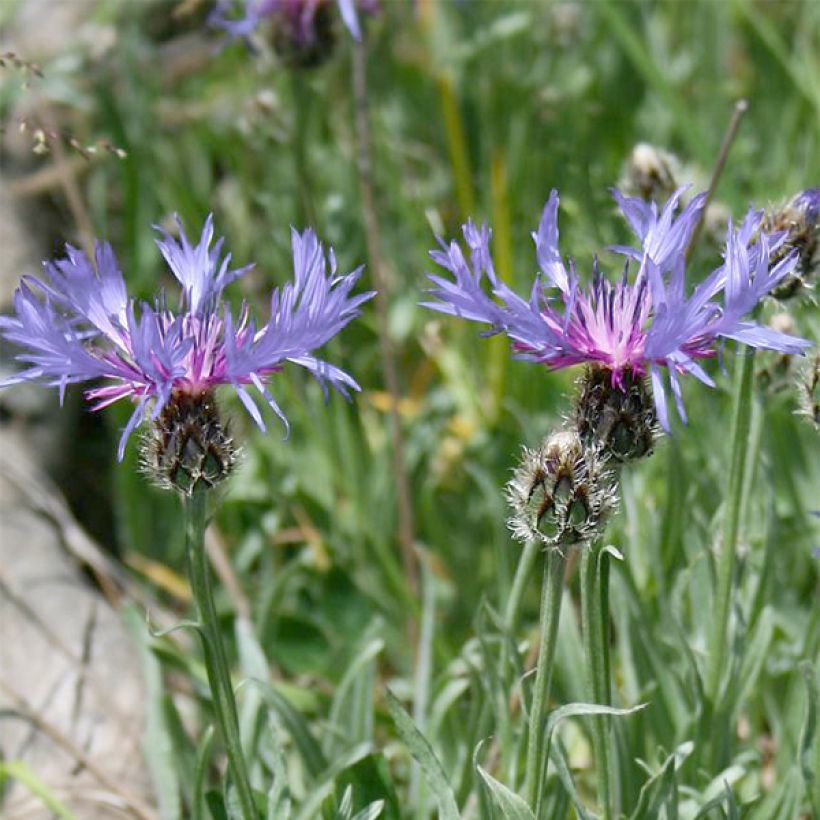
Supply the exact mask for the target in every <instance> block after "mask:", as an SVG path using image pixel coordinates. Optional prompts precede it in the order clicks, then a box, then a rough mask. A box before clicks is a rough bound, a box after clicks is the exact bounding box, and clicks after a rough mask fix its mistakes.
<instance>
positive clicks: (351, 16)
mask: <svg viewBox="0 0 820 820" xmlns="http://www.w3.org/2000/svg"><path fill="white" fill-rule="evenodd" d="M242 5H243V8H242V16H236V17H234V16H232V14H231V13H232V11H233V10H234V8H236V6H237V3H236V2H234V0H220V2H219V3H217V5H216V8H215V9H214V11H213V13H212V14H211V17H210V23H211V25H213V26H215V27H216V28H220V29H222V30H223V31H226V32H227V33H228V35H229V36H230V37H231V38H234V39H235V38H242V39H245V40H246V41H247V40H249V38H250V37H251V35H253V34H254V32H255V31H256V30H257V28H258V27H259V26H260V25H261V24H262V23H264V22H265V21H269V22H270V24H271V27H272V38H273V39H272V41H273V46H274V48H275V50H276V52H277V53H278V54H279V56H280V57H282V58H283V59H284V60H285V61H286V62H288V63H290V64H291V65H294V66H298V67H301V68H307V67H313V66H316V65H319V64H320V63H321V62H323V61H324V60H325V59H326V58H327V56H328V55H329V54H330V52H331V49H332V46H333V43H334V40H335V36H334V31H333V29H334V20H333V13H332V6H333V2H332V0H243V3H242ZM336 6H337V7H338V10H339V14H340V16H341V18H342V20H343V21H344V24H345V26H346V27H347V29H348V31H349V32H350V34H351V35H352V37H353V38H354V39H355V40H361V38H362V31H361V25H360V22H359V13H360V12H361V13H363V14H373V13H374V12H375V11H376V9H377V8H378V5H377V0H336Z"/></svg>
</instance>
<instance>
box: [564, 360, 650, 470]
mask: <svg viewBox="0 0 820 820" xmlns="http://www.w3.org/2000/svg"><path fill="white" fill-rule="evenodd" d="M571 421H572V426H573V427H574V428H575V430H576V431H577V432H578V435H579V436H580V437H581V441H582V442H583V443H584V444H585V445H586V446H593V445H597V446H598V447H600V448H601V452H602V454H603V455H604V457H606V458H612V459H614V460H615V461H617V462H620V463H622V464H626V463H629V462H631V461H638V460H639V459H641V458H645V457H646V456H648V455H651V453H652V450H653V448H654V446H655V437H656V436H657V435H658V433H659V427H658V420H657V415H656V413H655V404H654V402H653V400H652V395H651V394H650V392H649V388H648V387H647V384H646V378H645V377H644V376H642V375H640V374H638V373H636V372H635V371H634V370H625V371H624V372H623V374H622V378H621V384H620V385H616V384H613V380H612V374H611V372H610V371H608V370H606V369H605V368H602V367H596V366H595V365H591V366H589V367H587V368H586V371H585V372H584V375H583V376H582V377H581V378H580V379H579V380H578V393H577V396H576V399H575V407H574V409H573V414H572V418H571Z"/></svg>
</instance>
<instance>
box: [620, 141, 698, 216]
mask: <svg viewBox="0 0 820 820" xmlns="http://www.w3.org/2000/svg"><path fill="white" fill-rule="evenodd" d="M681 177H682V168H681V162H680V160H679V159H678V158H677V157H676V156H675V155H674V154H671V153H669V152H668V151H664V150H663V148H657V147H656V146H654V145H650V144H649V143H648V142H639V143H638V144H637V145H636V146H635V147H634V148H633V149H632V153H631V154H630V156H629V160H628V161H627V163H626V167H625V168H624V172H623V176H622V177H621V181H620V183H619V184H618V187H619V188H620V189H621V191H623V193H625V194H627V195H628V196H637V197H640V198H641V199H643V200H646V201H647V202H658V203H663V202H666V200H667V199H669V197H670V196H672V194H674V193H675V190H676V189H677V188H679V187H680V185H681V182H680V179H681Z"/></svg>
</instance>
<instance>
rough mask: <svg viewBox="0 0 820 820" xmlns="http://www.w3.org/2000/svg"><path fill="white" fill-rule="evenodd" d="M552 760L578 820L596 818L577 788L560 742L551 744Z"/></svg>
mask: <svg viewBox="0 0 820 820" xmlns="http://www.w3.org/2000/svg"><path fill="white" fill-rule="evenodd" d="M550 760H551V761H552V765H553V766H555V771H556V773H557V774H558V779H559V780H560V781H561V785H562V786H563V787H564V791H565V792H566V793H567V794H568V795H569V799H570V800H571V801H572V805H573V806H575V811H576V812H577V814H578V820H595V815H594V814H592V812H590V811H589V810H588V809H587V807H586V806H585V805H584V803H583V801H582V800H581V797H580V795H579V794H578V790H577V789H576V788H575V781H574V780H573V779H572V772H570V770H569V765H568V764H567V759H566V756H565V755H564V750H563V749H562V748H561V744H560V743H553V744H551V745H550Z"/></svg>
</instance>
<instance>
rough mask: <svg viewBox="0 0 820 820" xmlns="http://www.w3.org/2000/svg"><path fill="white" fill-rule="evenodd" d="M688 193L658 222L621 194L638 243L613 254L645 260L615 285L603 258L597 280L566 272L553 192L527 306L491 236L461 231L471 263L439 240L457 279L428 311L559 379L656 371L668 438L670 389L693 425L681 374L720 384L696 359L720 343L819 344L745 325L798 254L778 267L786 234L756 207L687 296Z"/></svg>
mask: <svg viewBox="0 0 820 820" xmlns="http://www.w3.org/2000/svg"><path fill="white" fill-rule="evenodd" d="M683 190H684V189H681V190H679V191H677V192H676V193H675V194H674V195H673V196H672V197H670V199H669V200H668V202H667V203H666V205H665V206H664V207H663V209H662V210H661V212H660V213H658V208H657V206H656V205H655V204H654V203H647V202H644V201H643V200H641V199H638V198H629V197H624V196H622V195H621V194H620V193H619V192H617V191H615V192H614V193H615V199H616V201H617V203H618V205H619V207H620V209H621V211H622V212H623V214H624V216H625V217H626V219H627V221H628V223H629V225H630V227H631V228H632V230H633V232H634V233H635V235H636V236H637V238H638V243H639V247H635V248H633V247H623V246H618V247H615V248H613V249H612V250H614V251H616V252H618V253H620V254H623V255H625V256H626V257H627V259H628V260H634V261H635V262H636V263H637V266H638V272H637V274H636V276H635V278H634V280H633V281H631V282H630V281H629V279H628V267H629V262H628V261H627V265H626V267H625V269H624V272H623V276H622V277H621V279H620V280H619V281H618V282H617V283H615V284H613V283H611V282H609V281H608V280H606V279H604V278H603V276H602V275H601V273H600V271H599V270H598V265H597V260H596V261H595V262H594V263H593V267H592V271H593V276H592V282H591V283H590V284H588V285H585V286H582V285H581V284H580V281H579V277H578V274H577V272H576V270H575V265H574V262H573V261H572V260H570V261H569V264H568V265H565V264H564V261H563V259H562V257H561V254H560V252H559V250H558V193H557V191H552V193H551V195H550V198H549V201H548V202H547V204H546V207H545V208H544V212H543V215H542V217H541V222H540V225H539V226H538V230H537V231H536V232H534V233H533V235H532V236H533V239H534V241H535V248H536V256H537V259H538V265H539V268H540V271H541V272H540V274H538V275H537V276H536V279H535V281H534V282H533V285H532V289H531V291H530V294H529V298H528V299H523V298H521V297H520V296H519V295H518V294H516V293H515V292H514V291H513V290H511V289H510V288H509V287H508V286H507V285H506V284H505V283H504V282H503V281H502V280H501V279H500V278H499V277H498V275H497V274H496V272H495V268H494V266H493V261H492V257H491V255H490V249H489V244H490V239H491V235H492V234H491V231H490V230H489V229H488V228H487V227H486V226H482V227H481V229H478V228H477V227H476V226H475V225H474V224H473V223H472V222H468V223H467V224H466V225H464V226H463V229H462V230H463V234H464V240H465V242H466V245H467V247H468V249H469V252H470V253H469V259H468V258H467V257H466V256H465V254H464V252H463V251H462V249H461V246H460V245H459V244H458V243H457V242H455V241H453V242H450V243H449V244H448V243H446V242H444V241H442V240H441V239H439V243H440V245H441V249H440V250H434V251H431V254H430V255H431V256H432V258H433V260H434V261H435V262H436V263H437V264H438V265H440V266H441V267H443V268H445V269H447V270H448V271H449V272H450V273H451V274H452V276H453V279H450V278H446V277H442V276H436V275H430V279H431V281H432V282H433V284H434V285H435V288H433V289H432V290H431V291H430V293H431V295H432V296H434V297H435V298H436V300H437V301H431V302H426V303H425V306H426V307H429V308H431V309H433V310H437V311H440V312H441V313H447V314H450V315H453V316H460V317H462V318H464V319H470V320H471V321H474V322H480V323H483V324H486V325H488V326H489V331H488V332H489V334H494V333H505V334H506V335H507V336H508V337H509V338H510V340H511V342H512V346H513V349H514V350H515V351H516V353H517V355H518V357H519V358H523V359H528V360H531V361H535V362H540V363H542V364H544V365H546V366H547V367H548V368H549V369H551V370H557V369H560V368H564V367H569V366H571V365H575V364H584V363H587V364H591V365H593V366H596V367H599V368H602V369H604V370H606V371H607V372H608V373H609V374H610V376H611V381H612V386H613V387H614V388H617V389H623V387H624V385H625V383H626V380H627V378H628V377H629V378H631V377H633V376H637V377H639V378H641V377H644V376H646V375H647V374H649V375H650V377H651V381H652V389H653V397H654V403H655V407H656V411H657V414H658V419H659V420H660V422H661V424H662V425H663V427H664V428H665V429H666V430H668V429H669V412H668V408H667V390H668V388H671V391H672V395H673V396H674V398H675V402H676V405H677V409H678V413H679V415H680V417H681V419H682V420H683V421H684V422H685V421H686V415H685V411H684V408H683V403H682V401H681V390H680V383H679V376H680V375H681V374H683V373H690V374H691V375H693V376H695V377H696V378H697V379H699V380H700V381H702V382H703V383H704V384H707V385H710V386H714V382H713V380H712V378H711V377H710V376H709V375H708V374H707V373H706V371H705V370H704V369H703V367H701V365H700V364H699V360H702V359H706V358H710V357H712V356H714V355H715V353H716V352H717V349H718V346H719V344H720V343H721V340H724V339H733V340H735V341H738V342H742V343H744V344H746V345H749V346H751V347H761V348H767V349H770V350H779V351H781V352H783V353H801V352H803V351H805V350H806V349H807V348H809V347H810V346H811V342H808V341H806V340H805V339H799V338H795V337H793V336H789V335H786V334H784V333H779V332H778V331H775V330H772V329H770V328H767V327H764V326H762V325H760V324H758V323H757V322H755V321H753V320H752V319H750V318H748V316H749V313H750V312H751V311H752V310H753V309H754V308H755V306H756V305H757V304H758V303H759V302H760V300H761V299H762V298H763V296H765V295H766V294H767V293H768V292H769V291H770V290H771V289H772V288H774V287H775V286H776V285H777V283H778V282H780V281H781V280H782V279H783V278H784V277H785V276H787V275H788V274H789V273H790V271H791V270H792V269H793V268H794V266H795V264H796V262H797V259H796V255H795V254H790V255H788V256H786V257H785V258H783V259H781V260H780V261H779V262H777V264H774V265H770V254H771V253H772V252H773V251H774V250H776V249H777V248H778V247H779V246H780V244H781V243H782V242H783V240H784V235H783V234H777V235H771V236H769V235H766V234H765V233H763V232H761V231H760V230H759V228H760V223H761V219H762V215H763V214H762V211H761V212H757V211H754V210H750V211H749V212H748V214H747V215H746V217H745V219H744V220H743V222H742V224H741V225H740V227H739V228H734V227H733V226H732V225H731V223H730V225H729V229H728V231H727V235H726V246H725V251H724V258H723V264H721V265H720V266H719V267H718V268H717V269H716V270H714V271H713V272H712V273H711V274H709V276H707V277H706V279H705V280H704V281H702V282H700V283H699V284H697V285H696V286H695V287H694V288H693V289H692V290H691V292H687V287H686V281H685V278H686V250H687V248H688V246H689V241H690V239H691V236H692V231H693V230H694V228H695V226H696V225H697V223H698V221H699V220H700V215H701V212H702V210H703V208H704V204H705V195H703V194H701V195H699V196H696V197H695V198H694V199H692V200H691V201H690V202H689V203H688V204H687V205H686V207H684V208H683V209H682V211H681V212H680V213H679V214H678V215H677V216H676V215H675V211H676V210H677V206H678V202H679V200H680V197H681V194H682V193H683ZM485 280H486V284H485ZM487 285H489V287H487ZM667 379H668V385H667Z"/></svg>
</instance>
